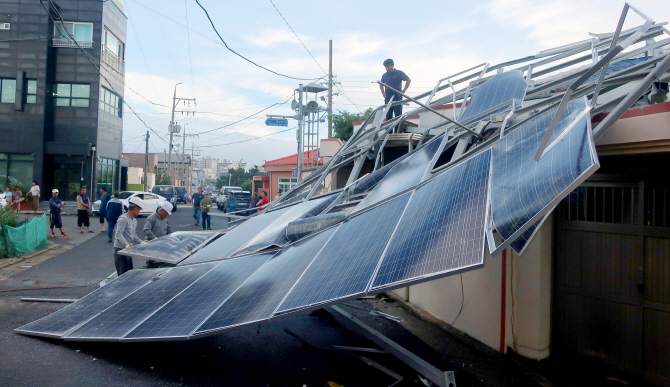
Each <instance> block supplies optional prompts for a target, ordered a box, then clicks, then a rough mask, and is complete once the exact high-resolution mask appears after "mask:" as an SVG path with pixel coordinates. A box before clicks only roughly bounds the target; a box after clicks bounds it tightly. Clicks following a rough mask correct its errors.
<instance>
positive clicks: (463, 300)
mask: <svg viewBox="0 0 670 387" xmlns="http://www.w3.org/2000/svg"><path fill="white" fill-rule="evenodd" d="M459 275H460V276H461V309H459V311H458V314H457V315H456V318H455V319H454V321H452V322H451V326H452V327H453V326H454V324H456V320H458V318H459V317H460V316H461V312H462V311H463V305H464V304H465V290H464V289H463V273H459Z"/></svg>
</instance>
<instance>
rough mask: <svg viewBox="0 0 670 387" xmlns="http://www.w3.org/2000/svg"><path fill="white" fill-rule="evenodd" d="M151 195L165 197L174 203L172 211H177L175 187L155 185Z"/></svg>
mask: <svg viewBox="0 0 670 387" xmlns="http://www.w3.org/2000/svg"><path fill="white" fill-rule="evenodd" d="M151 193H154V194H157V195H160V196H163V197H164V198H166V199H167V200H168V201H169V202H170V203H172V211H177V189H176V187H175V186H174V185H155V186H154V187H153V188H152V189H151Z"/></svg>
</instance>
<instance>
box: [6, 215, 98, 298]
mask: <svg viewBox="0 0 670 387" xmlns="http://www.w3.org/2000/svg"><path fill="white" fill-rule="evenodd" d="M36 216H37V217H40V216H42V213H40V212H37V213H36V212H35V211H29V212H28V211H26V212H20V213H19V221H22V222H23V221H26V222H27V221H30V220H32V219H33V218H35V217H36ZM45 216H46V217H47V222H46V224H47V227H46V229H45V230H44V232H45V233H46V234H47V242H48V243H49V246H48V247H47V248H46V249H45V250H39V251H36V252H34V253H30V254H27V255H23V256H16V257H12V258H0V281H4V280H6V279H8V278H9V277H11V276H13V275H15V274H18V273H20V272H22V271H24V270H26V269H30V268H31V267H33V266H36V265H38V264H40V263H42V262H44V261H46V260H48V259H50V258H53V257H55V256H57V255H59V254H61V253H63V252H65V251H68V250H70V249H72V248H74V247H76V246H79V245H80V244H82V243H84V242H86V241H88V240H90V239H91V238H93V237H95V236H96V235H98V234H101V232H100V226H99V225H98V224H97V222H94V221H97V218H92V219H91V226H93V227H92V229H93V230H95V232H93V233H88V232H86V229H84V233H80V232H79V227H77V218H76V216H70V215H67V214H63V217H62V219H63V231H65V233H66V234H68V235H69V236H68V237H61V236H60V231H58V230H57V229H56V230H55V231H56V235H57V236H56V238H52V237H51V229H49V226H50V223H51V221H50V218H49V214H46V215H45ZM96 229H97V230H96ZM105 235H106V234H105ZM37 285H39V284H37Z"/></svg>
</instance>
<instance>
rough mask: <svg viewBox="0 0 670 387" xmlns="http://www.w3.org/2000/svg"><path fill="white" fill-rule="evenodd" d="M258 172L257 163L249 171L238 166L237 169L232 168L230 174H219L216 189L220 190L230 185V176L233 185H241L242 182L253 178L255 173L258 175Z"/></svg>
mask: <svg viewBox="0 0 670 387" xmlns="http://www.w3.org/2000/svg"><path fill="white" fill-rule="evenodd" d="M258 173H259V171H258V166H257V165H254V167H253V168H251V169H250V170H249V172H244V168H237V169H234V168H231V169H229V170H228V174H226V175H221V176H219V178H218V179H216V189H217V190H220V189H221V187H223V186H227V185H229V184H228V181H229V180H228V179H229V178H230V185H231V186H233V187H241V186H242V184H244V183H245V182H250V181H251V180H252V179H253V177H254V175H257V174H258ZM229 175H230V177H229Z"/></svg>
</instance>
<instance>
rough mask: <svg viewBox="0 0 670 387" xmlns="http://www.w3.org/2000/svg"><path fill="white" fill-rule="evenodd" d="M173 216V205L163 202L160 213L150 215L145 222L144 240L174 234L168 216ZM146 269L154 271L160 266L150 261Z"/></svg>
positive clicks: (159, 208)
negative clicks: (153, 269)
mask: <svg viewBox="0 0 670 387" xmlns="http://www.w3.org/2000/svg"><path fill="white" fill-rule="evenodd" d="M171 214H172V203H170V202H166V201H165V202H161V204H160V206H159V207H158V211H156V212H154V213H153V214H151V215H149V216H148V217H147V220H146V222H144V238H145V239H146V240H148V241H150V240H153V239H156V238H160V237H162V236H166V235H168V234H170V233H172V230H171V229H170V222H168V220H167V217H168V215H171ZM146 267H147V269H152V268H155V267H158V265H157V264H156V261H153V260H151V259H148V260H147V264H146Z"/></svg>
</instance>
